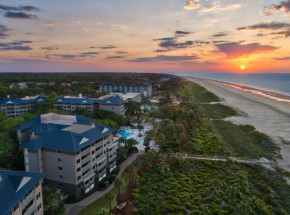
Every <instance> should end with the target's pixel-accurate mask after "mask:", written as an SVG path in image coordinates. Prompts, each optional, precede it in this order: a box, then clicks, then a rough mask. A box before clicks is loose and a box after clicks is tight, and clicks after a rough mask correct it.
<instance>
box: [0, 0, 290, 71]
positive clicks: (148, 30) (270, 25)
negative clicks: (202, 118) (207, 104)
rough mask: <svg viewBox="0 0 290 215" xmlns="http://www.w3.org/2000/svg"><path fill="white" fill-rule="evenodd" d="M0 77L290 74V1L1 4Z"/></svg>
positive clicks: (19, 0)
mask: <svg viewBox="0 0 290 215" xmlns="http://www.w3.org/2000/svg"><path fill="white" fill-rule="evenodd" d="M0 17H1V19H0V72H241V71H243V72H288V73H290V39H289V36H290V0H278V1H277V0H276V1H274V0H235V1H233V0H119V1H117V0H81V1H79V0H78V1H77V0H69V1H64V0H49V1H39V0H24V1H23V0H14V1H7V0H0Z"/></svg>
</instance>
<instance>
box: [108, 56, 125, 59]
mask: <svg viewBox="0 0 290 215" xmlns="http://www.w3.org/2000/svg"><path fill="white" fill-rule="evenodd" d="M122 58H125V56H121V55H114V56H107V57H106V59H122Z"/></svg>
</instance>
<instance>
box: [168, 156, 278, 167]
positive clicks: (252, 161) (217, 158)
mask: <svg viewBox="0 0 290 215" xmlns="http://www.w3.org/2000/svg"><path fill="white" fill-rule="evenodd" d="M170 156H171V157H177V158H182V159H194V160H210V161H222V162H227V161H235V162H237V163H250V164H260V165H267V166H274V165H275V164H274V163H273V162H271V161H267V160H257V159H242V158H235V157H222V156H206V155H188V154H179V153H172V154H170Z"/></svg>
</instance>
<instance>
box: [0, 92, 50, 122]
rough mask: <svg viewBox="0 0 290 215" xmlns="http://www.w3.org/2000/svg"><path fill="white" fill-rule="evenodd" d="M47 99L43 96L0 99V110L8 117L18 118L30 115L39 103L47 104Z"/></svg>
mask: <svg viewBox="0 0 290 215" xmlns="http://www.w3.org/2000/svg"><path fill="white" fill-rule="evenodd" d="M47 101H48V100H47V98H46V97H43V96H33V97H29V96H26V97H23V98H17V99H12V98H10V97H9V96H8V98H5V99H0V109H1V110H2V111H3V112H4V114H5V115H6V116H8V117H17V116H21V115H24V114H27V113H29V112H30V111H31V110H32V109H33V108H34V106H35V103H37V102H47Z"/></svg>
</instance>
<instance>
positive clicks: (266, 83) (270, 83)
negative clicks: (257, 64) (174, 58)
mask: <svg viewBox="0 0 290 215" xmlns="http://www.w3.org/2000/svg"><path fill="white" fill-rule="evenodd" d="M176 75H184V76H189V77H197V78H206V79H211V80H217V81H222V82H227V83H232V84H238V85H243V86H247V87H252V88H257V89H261V90H265V91H269V92H274V93H279V94H283V95H287V96H290V74H285V73H277V74H274V73H253V74H249V73H247V74H242V73H238V74H237V73H235V74H233V73H185V74H176Z"/></svg>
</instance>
